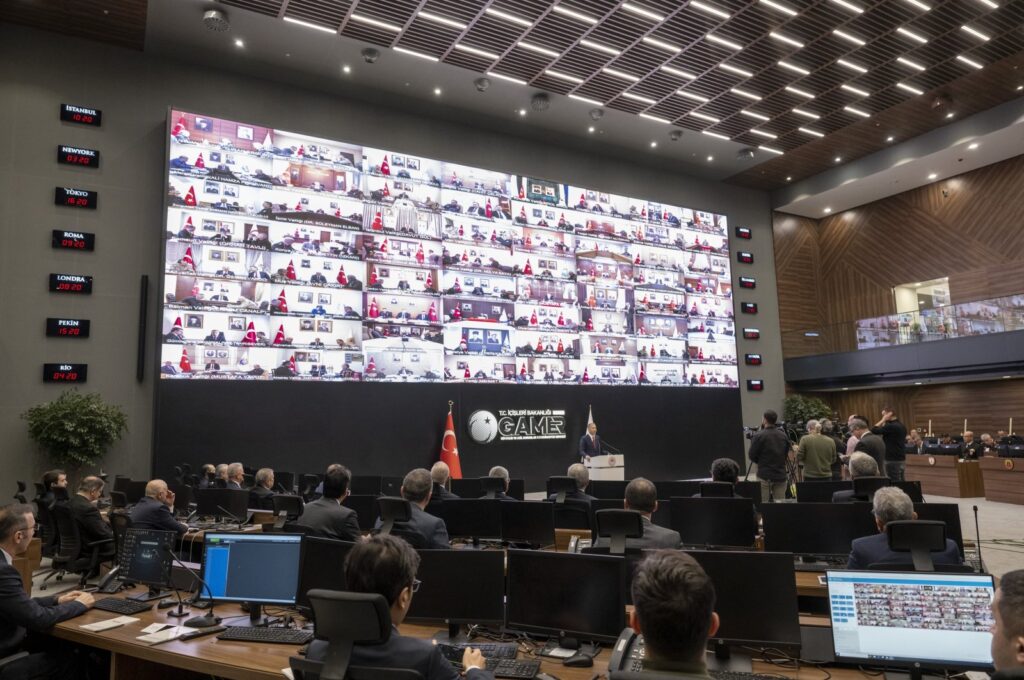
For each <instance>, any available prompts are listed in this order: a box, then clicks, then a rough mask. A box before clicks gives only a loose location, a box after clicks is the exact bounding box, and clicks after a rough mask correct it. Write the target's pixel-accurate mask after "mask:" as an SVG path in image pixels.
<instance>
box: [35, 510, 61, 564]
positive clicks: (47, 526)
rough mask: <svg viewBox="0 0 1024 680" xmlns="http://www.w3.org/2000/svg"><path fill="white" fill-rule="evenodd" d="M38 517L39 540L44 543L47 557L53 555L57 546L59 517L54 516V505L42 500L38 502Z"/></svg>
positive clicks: (44, 551)
mask: <svg viewBox="0 0 1024 680" xmlns="http://www.w3.org/2000/svg"><path fill="white" fill-rule="evenodd" d="M36 517H37V518H38V520H39V526H38V531H39V540H40V542H41V543H42V551H43V555H44V556H45V557H50V556H52V555H53V552H54V550H56V547H57V536H58V534H59V533H60V532H58V531H57V519H56V518H55V517H54V516H53V506H52V505H48V504H46V503H44V502H42V500H40V501H39V502H38V503H37V504H36Z"/></svg>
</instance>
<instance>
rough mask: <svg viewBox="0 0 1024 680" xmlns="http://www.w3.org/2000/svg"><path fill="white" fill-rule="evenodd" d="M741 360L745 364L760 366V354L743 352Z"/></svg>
mask: <svg viewBox="0 0 1024 680" xmlns="http://www.w3.org/2000/svg"><path fill="white" fill-rule="evenodd" d="M743 360H744V362H746V364H747V366H760V365H761V363H762V361H761V355H760V354H744V355H743Z"/></svg>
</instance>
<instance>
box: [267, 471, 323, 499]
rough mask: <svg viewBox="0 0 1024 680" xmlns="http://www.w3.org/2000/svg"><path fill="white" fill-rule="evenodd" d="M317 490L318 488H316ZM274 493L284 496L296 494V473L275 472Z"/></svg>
mask: <svg viewBox="0 0 1024 680" xmlns="http://www.w3.org/2000/svg"><path fill="white" fill-rule="evenodd" d="M314 488H316V487H314ZM274 491H277V492H279V493H284V494H293V493H295V473H294V472H283V471H282V472H277V471H276V470H275V471H274Z"/></svg>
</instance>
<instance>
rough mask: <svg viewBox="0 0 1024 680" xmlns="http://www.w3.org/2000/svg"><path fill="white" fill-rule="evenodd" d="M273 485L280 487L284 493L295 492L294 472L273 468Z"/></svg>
mask: <svg viewBox="0 0 1024 680" xmlns="http://www.w3.org/2000/svg"><path fill="white" fill-rule="evenodd" d="M274 487H275V488H280V489H282V490H283V491H284V493H286V494H291V493H295V473H294V472H285V471H284V470H281V471H278V470H275V471H274Z"/></svg>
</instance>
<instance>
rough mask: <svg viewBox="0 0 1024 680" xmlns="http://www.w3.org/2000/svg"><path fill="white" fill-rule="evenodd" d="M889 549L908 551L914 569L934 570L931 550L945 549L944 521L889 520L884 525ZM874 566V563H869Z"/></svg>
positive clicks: (939, 550)
mask: <svg viewBox="0 0 1024 680" xmlns="http://www.w3.org/2000/svg"><path fill="white" fill-rule="evenodd" d="M885 535H886V536H887V537H888V538H889V549H890V550H892V551H893V552H909V553H910V558H911V560H912V561H913V563H914V571H935V563H934V562H933V561H932V552H941V551H943V550H945V549H946V523H945V522H933V521H929V520H923V519H909V520H899V521H894V522H889V523H888V524H886V525H885ZM871 566H874V565H871Z"/></svg>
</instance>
